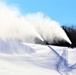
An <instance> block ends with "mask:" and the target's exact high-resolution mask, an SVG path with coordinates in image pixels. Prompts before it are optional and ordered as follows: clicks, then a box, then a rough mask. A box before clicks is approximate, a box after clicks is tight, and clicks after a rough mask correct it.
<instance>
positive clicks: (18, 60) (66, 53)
mask: <svg viewBox="0 0 76 75" xmlns="http://www.w3.org/2000/svg"><path fill="white" fill-rule="evenodd" d="M75 50H76V49H71V48H67V47H58V46H53V45H39V44H28V43H21V42H17V41H2V40H1V41H0V74H1V75H75V74H76V64H75V63H76V59H75V56H76V51H75Z"/></svg>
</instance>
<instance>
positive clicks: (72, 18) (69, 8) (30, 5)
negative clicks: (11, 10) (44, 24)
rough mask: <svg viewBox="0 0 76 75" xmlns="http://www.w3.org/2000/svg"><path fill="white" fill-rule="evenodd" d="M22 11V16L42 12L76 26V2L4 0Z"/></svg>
mask: <svg viewBox="0 0 76 75" xmlns="http://www.w3.org/2000/svg"><path fill="white" fill-rule="evenodd" d="M4 1H5V2H7V4H9V5H14V6H16V7H18V8H19V9H20V12H21V14H23V15H24V14H26V13H36V12H42V13H44V14H45V15H47V16H48V17H50V18H51V19H53V20H55V21H57V22H59V23H60V24H61V25H64V24H68V25H70V24H76V0H4Z"/></svg>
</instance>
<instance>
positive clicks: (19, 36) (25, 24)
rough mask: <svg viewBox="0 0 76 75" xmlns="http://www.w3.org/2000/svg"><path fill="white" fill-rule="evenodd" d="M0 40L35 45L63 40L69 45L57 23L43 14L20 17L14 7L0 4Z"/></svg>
mask: <svg viewBox="0 0 76 75" xmlns="http://www.w3.org/2000/svg"><path fill="white" fill-rule="evenodd" d="M0 39H2V40H8V39H10V40H19V41H23V42H27V43H36V44H45V42H47V43H49V44H52V43H54V42H58V41H59V40H64V41H67V42H69V43H70V44H71V41H70V40H69V38H68V37H67V35H66V33H65V32H64V30H63V29H62V28H61V27H60V25H59V23H58V22H56V21H54V20H51V19H50V18H48V17H46V16H44V15H43V13H35V14H26V15H25V16H21V14H20V12H19V10H18V9H17V8H16V7H11V6H8V5H7V4H0Z"/></svg>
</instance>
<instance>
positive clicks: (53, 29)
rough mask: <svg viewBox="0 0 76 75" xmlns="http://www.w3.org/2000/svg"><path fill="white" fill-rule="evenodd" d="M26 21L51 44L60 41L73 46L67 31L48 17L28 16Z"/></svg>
mask: <svg viewBox="0 0 76 75" xmlns="http://www.w3.org/2000/svg"><path fill="white" fill-rule="evenodd" d="M26 20H27V21H29V23H31V25H33V26H34V27H35V28H36V30H37V31H38V32H39V34H40V35H41V36H42V38H43V39H44V40H45V41H47V42H48V43H49V44H52V43H53V42H58V41H59V40H60V41H61V40H64V41H67V42H68V43H70V44H72V43H71V41H70V39H69V38H68V36H67V35H66V33H65V31H64V30H63V29H62V28H61V27H60V24H59V23H58V22H56V21H54V20H51V19H50V18H49V17H46V16H45V15H44V14H43V13H40V12H38V13H36V14H27V15H26Z"/></svg>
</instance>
